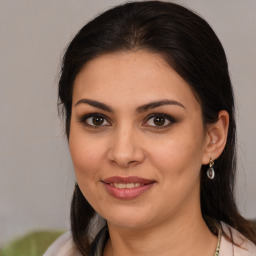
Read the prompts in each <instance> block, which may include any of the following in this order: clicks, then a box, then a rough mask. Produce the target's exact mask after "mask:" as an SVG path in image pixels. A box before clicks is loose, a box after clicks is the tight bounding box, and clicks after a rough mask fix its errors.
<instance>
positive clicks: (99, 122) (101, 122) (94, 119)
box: [79, 113, 111, 128]
mask: <svg viewBox="0 0 256 256" xmlns="http://www.w3.org/2000/svg"><path fill="white" fill-rule="evenodd" d="M79 121H80V122H81V123H83V124H84V125H86V126H91V127H94V128H100V127H102V126H110V125H111V124H110V123H109V121H107V119H106V117H104V116H103V115H101V114H97V113H95V114H88V115H85V116H83V117H82V118H81V119H80V120H79Z"/></svg>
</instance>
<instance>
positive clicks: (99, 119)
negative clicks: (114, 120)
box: [92, 116, 104, 126]
mask: <svg viewBox="0 0 256 256" xmlns="http://www.w3.org/2000/svg"><path fill="white" fill-rule="evenodd" d="M92 123H93V124H94V125H96V126H99V125H102V124H103V123H104V118H103V117H101V116H94V117H92Z"/></svg>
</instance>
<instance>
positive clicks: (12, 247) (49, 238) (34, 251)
mask: <svg viewBox="0 0 256 256" xmlns="http://www.w3.org/2000/svg"><path fill="white" fill-rule="evenodd" d="M62 233H63V231H35V232H32V233H29V234H27V235H25V236H24V237H20V238H18V239H16V240H14V241H13V242H11V243H9V244H7V245H6V246H5V247H4V248H2V249H1V250H0V256H42V255H43V253H44V252H45V251H46V249H47V248H48V247H49V245H50V244H51V243H53V241H54V240H56V238H57V237H59V236H60V235H61V234H62Z"/></svg>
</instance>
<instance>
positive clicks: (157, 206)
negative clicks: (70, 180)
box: [69, 50, 206, 228]
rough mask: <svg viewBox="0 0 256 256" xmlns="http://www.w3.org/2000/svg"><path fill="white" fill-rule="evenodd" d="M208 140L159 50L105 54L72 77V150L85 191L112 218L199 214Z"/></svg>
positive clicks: (151, 219)
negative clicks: (202, 166) (203, 165)
mask: <svg viewBox="0 0 256 256" xmlns="http://www.w3.org/2000/svg"><path fill="white" fill-rule="evenodd" d="M205 144H206V143H205V132H204V127H203V123H202V112H201V106H200V104H199V102H198V101H197V100H196V98H195V96H194V94H193V92H192V90H191V89H190V87H189V86H188V84H187V83H186V82H185V81H184V80H183V79H182V78H181V77H180V76H179V75H178V74H177V73H176V72H175V71H174V70H173V69H172V68H170V66H169V65H168V64H167V63H166V62H165V61H164V60H163V58H162V57H161V56H160V55H157V54H153V53H149V52H147V51H142V50H141V51H135V52H123V53H114V54H108V55H103V56H100V57H98V58H96V59H94V60H92V61H90V62H89V63H87V64H86V66H85V67H84V68H83V69H82V71H81V72H80V73H79V74H78V76H77V77H76V79H75V82H74V90H73V105H72V116H71V126H70V137H69V148H70V152H71V157H72V160H73V164H74V169H75V174H76V177H77V181H78V185H79V187H80V189H81V191H82V193H83V195H84V196H85V198H86V199H87V200H88V201H89V203H90V204H91V205H92V207H93V208H94V209H95V210H96V211H97V212H98V213H99V214H100V215H101V216H103V217H104V218H105V219H106V220H107V221H108V223H109V224H110V225H111V224H112V225H115V226H118V227H125V228H142V227H148V226H154V225H159V224H160V223H164V222H165V221H171V220H172V219H174V218H177V217H178V218H182V217H184V216H187V215H191V211H195V212H197V213H198V214H200V200H199V195H200V193H199V184H200V168H201V165H202V162H203V159H205V158H206V155H205V154H206V153H205V147H206V146H205Z"/></svg>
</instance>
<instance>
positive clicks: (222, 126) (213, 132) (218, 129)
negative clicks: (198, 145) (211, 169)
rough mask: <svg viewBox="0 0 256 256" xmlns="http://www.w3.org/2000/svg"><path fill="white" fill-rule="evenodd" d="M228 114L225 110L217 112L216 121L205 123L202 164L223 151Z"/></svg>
mask: <svg viewBox="0 0 256 256" xmlns="http://www.w3.org/2000/svg"><path fill="white" fill-rule="evenodd" d="M228 126H229V114H228V112H227V111H226V110H221V111H220V112H219V116H218V121H217V122H216V123H214V124H209V125H207V131H206V138H205V149H204V154H203V159H202V164H204V165H206V164H209V162H210V159H212V160H215V159H217V158H218V157H219V156H220V155H221V153H222V152H223V150H224V148H225V145H226V142H227V136H228Z"/></svg>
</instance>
